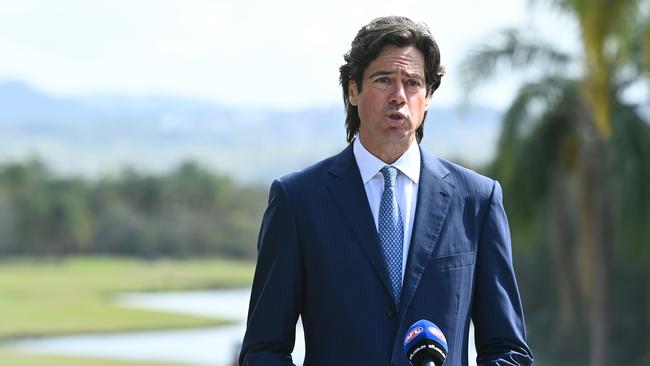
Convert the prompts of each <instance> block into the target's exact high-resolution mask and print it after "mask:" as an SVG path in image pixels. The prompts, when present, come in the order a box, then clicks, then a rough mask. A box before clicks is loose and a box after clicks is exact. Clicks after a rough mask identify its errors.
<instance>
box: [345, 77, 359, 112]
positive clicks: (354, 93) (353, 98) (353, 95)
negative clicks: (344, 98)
mask: <svg viewBox="0 0 650 366" xmlns="http://www.w3.org/2000/svg"><path fill="white" fill-rule="evenodd" d="M348 100H349V101H350V104H352V105H353V106H355V107H356V106H357V105H358V104H359V89H358V88H357V82H356V81H354V80H350V82H349V83H348Z"/></svg>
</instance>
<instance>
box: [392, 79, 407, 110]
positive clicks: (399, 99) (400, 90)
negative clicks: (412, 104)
mask: <svg viewBox="0 0 650 366" xmlns="http://www.w3.org/2000/svg"><path fill="white" fill-rule="evenodd" d="M388 101H389V102H390V103H391V104H397V105H402V104H404V103H406V91H405V90H404V85H402V83H394V86H393V88H392V89H391V93H390V95H389V100H388Z"/></svg>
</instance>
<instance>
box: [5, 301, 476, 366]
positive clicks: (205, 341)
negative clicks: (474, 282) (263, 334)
mask: <svg viewBox="0 0 650 366" xmlns="http://www.w3.org/2000/svg"><path fill="white" fill-rule="evenodd" d="M249 297H250V290H249V289H235V290H214V291H212V290H211V291H183V292H165V293H133V294H124V295H120V296H118V298H117V301H118V303H120V304H121V305H123V306H128V307H135V308H142V309H151V310H159V311H169V312H176V313H182V314H190V315H201V316H207V317H217V318H228V319H233V320H235V321H237V324H235V325H231V326H224V327H215V328H200V329H186V330H166V331H147V332H126V333H114V334H82V335H74V336H59V337H45V338H38V339H25V340H20V341H15V342H11V343H9V344H8V346H10V347H13V348H16V349H19V350H25V351H29V352H31V353H45V354H57V355H71V356H88V357H103V358H112V359H125V360H143V361H144V360H148V361H168V362H182V363H187V364H193V365H197V366H203V365H205V366H208V365H209V366H230V365H233V361H234V359H235V357H236V355H237V354H238V352H239V345H240V342H241V339H242V337H243V335H244V330H245V324H246V313H247V310H248V300H249ZM473 338H474V337H473V332H472V333H470V345H469V349H470V351H469V360H470V363H469V364H470V366H471V365H476V363H475V362H474V360H475V359H476V352H475V351H474V343H473ZM304 354H305V345H304V338H303V334H302V326H301V324H300V322H299V324H298V329H297V331H296V346H295V350H294V352H293V359H294V363H296V365H301V364H302V360H303V358H304Z"/></svg>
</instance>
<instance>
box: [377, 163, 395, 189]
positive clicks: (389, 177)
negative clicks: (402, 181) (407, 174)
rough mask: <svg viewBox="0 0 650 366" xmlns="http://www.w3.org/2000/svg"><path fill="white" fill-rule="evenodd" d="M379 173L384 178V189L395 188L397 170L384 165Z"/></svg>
mask: <svg viewBox="0 0 650 366" xmlns="http://www.w3.org/2000/svg"><path fill="white" fill-rule="evenodd" d="M380 172H381V174H383V176H384V187H390V188H393V187H395V182H396V181H397V168H395V167H394V166H392V165H386V166H384V167H383V168H381V170H380Z"/></svg>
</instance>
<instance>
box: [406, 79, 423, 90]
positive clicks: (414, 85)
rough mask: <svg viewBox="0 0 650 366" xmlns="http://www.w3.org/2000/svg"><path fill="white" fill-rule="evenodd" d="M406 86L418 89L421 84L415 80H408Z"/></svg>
mask: <svg viewBox="0 0 650 366" xmlns="http://www.w3.org/2000/svg"><path fill="white" fill-rule="evenodd" d="M406 85H407V86H408V87H410V88H419V87H421V86H422V83H421V82H420V80H417V79H409V80H408V81H407V82H406Z"/></svg>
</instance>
